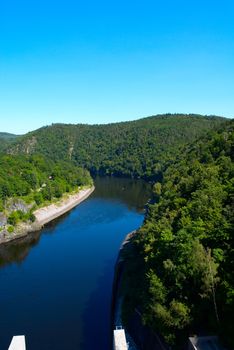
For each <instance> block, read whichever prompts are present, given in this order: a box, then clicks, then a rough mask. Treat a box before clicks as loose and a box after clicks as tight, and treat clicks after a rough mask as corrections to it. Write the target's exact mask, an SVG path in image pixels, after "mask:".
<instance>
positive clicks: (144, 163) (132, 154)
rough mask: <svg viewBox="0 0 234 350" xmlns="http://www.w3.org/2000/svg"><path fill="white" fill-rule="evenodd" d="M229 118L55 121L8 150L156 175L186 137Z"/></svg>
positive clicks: (92, 167) (111, 170)
mask: <svg viewBox="0 0 234 350" xmlns="http://www.w3.org/2000/svg"><path fill="white" fill-rule="evenodd" d="M226 121H227V120H226V119H224V118H219V117H204V116H198V115H179V114H176V115H171V114H168V115H159V116H153V117H148V118H144V119H140V120H136V121H131V122H122V123H114V124H107V125H85V124H78V125H65V124H53V125H51V126H47V127H43V128H41V129H38V130H36V131H33V132H30V133H28V134H26V135H25V136H23V137H20V138H19V139H17V141H16V142H15V143H14V144H13V145H12V146H10V147H8V152H10V153H12V154H16V153H26V154H32V153H40V154H43V155H45V156H47V157H49V158H50V159H52V160H61V159H63V160H69V159H71V160H74V161H75V162H76V164H77V165H80V166H84V167H86V168H87V169H88V170H90V171H91V172H92V173H96V172H99V173H101V174H104V175H107V174H113V175H124V176H132V177H138V176H141V177H145V178H151V177H153V178H157V176H159V175H160V173H161V170H162V167H163V165H164V164H165V163H166V162H167V161H170V160H171V159H172V158H174V157H175V156H176V155H177V154H179V151H180V150H181V149H182V148H183V147H184V145H185V144H186V143H188V142H192V141H194V140H195V139H197V138H198V137H201V136H202V135H204V134H205V133H206V132H207V131H209V130H211V129H213V128H215V127H217V126H219V125H221V124H222V123H225V122H226Z"/></svg>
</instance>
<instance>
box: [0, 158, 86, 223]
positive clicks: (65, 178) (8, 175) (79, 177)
mask: <svg viewBox="0 0 234 350" xmlns="http://www.w3.org/2000/svg"><path fill="white" fill-rule="evenodd" d="M91 184H92V178H91V177H90V174H89V172H88V171H87V170H85V169H82V168H78V167H77V166H75V165H74V164H72V163H71V162H65V161H60V162H59V161H57V162H54V161H52V160H48V159H46V158H44V157H43V156H40V155H32V156H23V155H17V156H12V155H2V156H0V211H3V210H6V211H7V212H8V218H7V223H8V224H10V225H11V226H16V225H17V224H18V223H19V222H20V221H25V222H26V221H28V220H29V221H32V222H33V221H34V220H35V217H34V215H33V213H32V209H30V208H32V206H33V204H34V202H35V204H36V205H38V206H39V205H42V204H43V203H45V202H47V201H50V200H52V199H53V198H60V197H61V196H62V195H63V194H64V193H65V192H69V191H72V190H77V188H78V186H84V185H88V186H89V185H91ZM14 197H16V198H17V200H18V199H19V198H21V201H22V200H23V203H24V208H23V211H22V210H12V209H11V205H10V204H9V208H5V209H4V203H7V202H8V199H9V198H14ZM6 207H7V205H6Z"/></svg>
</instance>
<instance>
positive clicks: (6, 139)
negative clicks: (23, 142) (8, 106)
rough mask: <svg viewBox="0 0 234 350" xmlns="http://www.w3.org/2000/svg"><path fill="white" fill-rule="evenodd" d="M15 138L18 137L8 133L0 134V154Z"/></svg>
mask: <svg viewBox="0 0 234 350" xmlns="http://www.w3.org/2000/svg"><path fill="white" fill-rule="evenodd" d="M17 137H18V135H14V134H10V133H8V132H0V152H3V151H4V150H5V149H6V148H7V147H8V146H9V144H10V143H11V142H12V141H14V140H15V139H16V138H17Z"/></svg>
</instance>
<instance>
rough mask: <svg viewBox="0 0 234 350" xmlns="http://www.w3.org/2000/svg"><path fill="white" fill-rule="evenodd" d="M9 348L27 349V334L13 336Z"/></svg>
mask: <svg viewBox="0 0 234 350" xmlns="http://www.w3.org/2000/svg"><path fill="white" fill-rule="evenodd" d="M8 350H26V345H25V336H24V335H17V336H15V337H13V338H12V341H11V344H10V346H9V348H8Z"/></svg>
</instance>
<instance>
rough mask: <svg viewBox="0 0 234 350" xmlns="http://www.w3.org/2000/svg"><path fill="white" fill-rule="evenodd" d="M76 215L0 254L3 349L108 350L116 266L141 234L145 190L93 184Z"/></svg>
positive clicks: (111, 182)
mask: <svg viewBox="0 0 234 350" xmlns="http://www.w3.org/2000/svg"><path fill="white" fill-rule="evenodd" d="M95 186H96V190H95V191H94V192H93V194H92V195H91V196H90V197H89V198H88V199H87V200H86V201H84V202H83V203H81V204H80V205H79V206H78V207H76V208H75V209H73V210H72V211H71V212H69V213H68V214H66V215H64V216H63V217H60V218H59V219H58V220H56V221H54V222H53V223H51V224H49V225H47V226H46V227H45V228H44V229H43V230H42V231H41V232H36V233H34V234H31V235H29V236H27V237H26V238H25V239H21V240H17V241H14V242H11V243H10V244H7V245H4V246H0V315H1V317H0V349H3V350H5V349H7V348H8V346H9V343H10V340H11V337H12V336H13V335H21V334H25V335H26V342H27V350H49V349H52V350H73V349H76V350H91V349H92V350H93V349H98V350H99V349H100V350H107V349H108V350H109V344H110V334H109V327H110V302H111V288H112V280H113V272H114V264H115V261H116V257H117V254H118V250H119V247H120V244H121V242H122V240H123V239H124V237H125V235H126V234H127V233H128V232H130V231H132V230H134V229H136V228H138V227H139V226H140V225H141V223H142V221H143V215H144V211H143V208H144V204H145V203H146V202H147V200H148V199H149V196H150V186H149V185H148V184H146V183H145V182H143V181H140V180H139V181H134V180H128V179H115V178H97V179H96V180H95Z"/></svg>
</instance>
